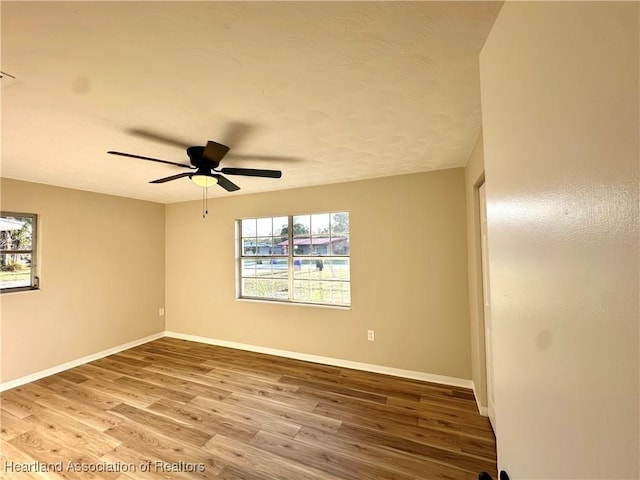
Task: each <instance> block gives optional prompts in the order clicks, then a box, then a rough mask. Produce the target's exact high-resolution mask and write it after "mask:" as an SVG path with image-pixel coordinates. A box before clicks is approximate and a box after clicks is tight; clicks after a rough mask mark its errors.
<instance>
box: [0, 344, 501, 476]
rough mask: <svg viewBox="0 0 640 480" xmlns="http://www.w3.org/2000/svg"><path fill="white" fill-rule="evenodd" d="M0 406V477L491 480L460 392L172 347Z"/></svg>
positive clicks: (485, 445) (477, 420)
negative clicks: (485, 476) (485, 478)
mask: <svg viewBox="0 0 640 480" xmlns="http://www.w3.org/2000/svg"><path fill="white" fill-rule="evenodd" d="M1 400H2V403H1V415H2V416H1V422H2V423H1V426H2V460H1V462H2V463H1V464H0V478H12V479H13V478H15V479H32V478H47V479H60V478H69V479H76V478H82V479H88V478H96V479H118V480H132V479H168V478H177V479H181V478H215V479H220V480H231V479H241V480H257V479H282V480H297V479H314V480H335V479H350V480H351V479H352V480H369V479H370V480H382V479H399V480H410V479H463V480H476V479H477V477H478V473H479V472H480V471H483V470H484V471H487V472H489V473H490V474H491V475H493V476H494V478H496V477H497V475H496V452H495V439H494V437H493V433H492V431H491V427H490V425H489V422H488V420H487V419H486V418H484V417H481V416H480V415H479V414H478V413H477V408H476V403H475V400H474V398H473V394H472V392H471V391H470V390H466V389H463V388H457V387H448V386H443V385H436V384H430V383H425V382H419V381H414V380H407V379H402V378H397V377H389V376H385V375H379V374H374V373H368V372H361V371H356V370H349V369H345V368H339V367H331V366H325V365H319V364H314V363H307V362H301V361H297V360H290V359H285V358H280V357H273V356H268V355H262V354H257V353H251V352H245V351H239V350H232V349H227V348H221V347H215V346H210V345H203V344H199V343H193V342H187V341H183V340H176V339H170V338H162V339H160V340H156V341H153V342H150V343H147V344H144V345H141V346H138V347H136V348H132V349H130V350H127V351H124V352H121V353H118V354H116V355H112V356H109V357H106V358H103V359H101V360H97V361H95V362H92V363H89V364H86V365H82V366H80V367H76V368H73V369H71V370H67V371H65V372H62V373H59V374H57V375H53V376H50V377H47V378H44V379H42V380H39V381H36V382H33V383H30V384H28V385H24V386H21V387H18V388H14V389H12V390H9V391H6V392H3V393H2V396H1ZM20 470H23V471H20ZM24 470H30V471H24ZM45 470H49V471H45ZM105 470H108V471H105Z"/></svg>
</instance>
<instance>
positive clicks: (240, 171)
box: [220, 167, 282, 178]
mask: <svg viewBox="0 0 640 480" xmlns="http://www.w3.org/2000/svg"><path fill="white" fill-rule="evenodd" d="M220 173H224V174H226V175H245V176H247V177H267V178H280V177H282V172H281V171H280V170H260V169H256V168H233V167H230V168H223V169H222V170H220Z"/></svg>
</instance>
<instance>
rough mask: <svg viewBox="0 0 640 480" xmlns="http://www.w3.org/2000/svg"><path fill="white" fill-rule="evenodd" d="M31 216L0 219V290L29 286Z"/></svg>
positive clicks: (31, 235) (31, 247) (3, 217)
mask: <svg viewBox="0 0 640 480" xmlns="http://www.w3.org/2000/svg"><path fill="white" fill-rule="evenodd" d="M33 220H34V217H32V216H24V217H21V216H5V215H2V216H1V217H0V288H3V289H4V288H15V287H26V286H30V285H31V262H32V249H33Z"/></svg>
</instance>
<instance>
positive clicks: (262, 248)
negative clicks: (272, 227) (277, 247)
mask: <svg viewBox="0 0 640 480" xmlns="http://www.w3.org/2000/svg"><path fill="white" fill-rule="evenodd" d="M272 242H273V240H272V239H271V237H260V238H258V239H257V240H256V254H257V255H271V253H272V246H273V244H272Z"/></svg>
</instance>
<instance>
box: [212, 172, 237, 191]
mask: <svg viewBox="0 0 640 480" xmlns="http://www.w3.org/2000/svg"><path fill="white" fill-rule="evenodd" d="M213 176H214V177H216V178H217V179H218V185H220V186H221V187H222V188H224V189H225V190H226V191H227V192H235V191H236V190H240V187H239V186H238V185H236V184H235V183H233V182H232V181H231V180H229V179H228V178H225V177H223V176H222V175H216V174H214V175H213Z"/></svg>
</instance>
